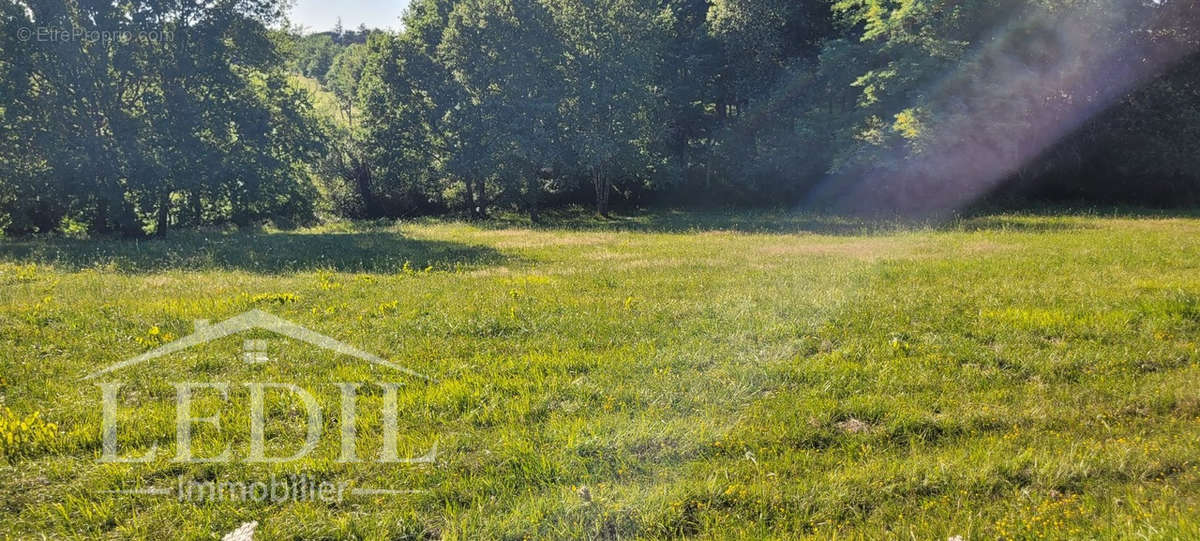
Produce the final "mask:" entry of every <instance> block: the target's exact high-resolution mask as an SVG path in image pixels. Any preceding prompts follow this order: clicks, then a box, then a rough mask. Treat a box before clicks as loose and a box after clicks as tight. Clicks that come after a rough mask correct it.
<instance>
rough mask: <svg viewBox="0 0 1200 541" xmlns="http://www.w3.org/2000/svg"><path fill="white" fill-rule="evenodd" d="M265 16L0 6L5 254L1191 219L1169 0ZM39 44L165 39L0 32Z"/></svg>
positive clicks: (572, 5) (633, 5)
mask: <svg viewBox="0 0 1200 541" xmlns="http://www.w3.org/2000/svg"><path fill="white" fill-rule="evenodd" d="M282 9H283V2H280V1H279V0H253V1H249V0H244V1H237V2H233V1H230V2H212V3H204V4H199V3H193V2H179V1H166V0H160V1H145V0H144V1H133V0H120V1H97V0H91V1H85V0H53V1H38V2H28V1H25V0H22V1H15V2H14V1H13V0H7V1H6V2H5V3H4V7H3V10H4V12H3V15H2V16H3V19H2V20H3V24H4V32H3V36H2V37H0V40H2V41H0V47H3V54H2V55H0V71H2V72H3V73H2V74H0V75H3V77H2V79H3V82H2V83H0V85H3V86H2V88H0V91H2V92H3V94H0V107H2V108H3V109H2V113H3V116H2V118H0V122H3V123H4V130H3V132H2V135H0V167H3V169H2V170H0V220H2V221H3V222H2V223H3V224H4V225H5V227H6V229H7V230H8V231H10V232H27V231H49V230H54V229H58V228H62V227H70V226H71V224H73V223H78V224H87V226H88V227H89V228H90V229H91V230H93V231H108V230H113V229H119V230H124V231H135V232H136V231H143V230H153V229H157V230H160V231H161V230H165V229H166V228H168V227H171V226H174V225H195V224H204V223H213V222H221V221H235V222H239V223H251V222H254V221H258V220H263V219H267V218H288V219H292V220H294V219H297V218H305V217H310V216H312V215H313V213H314V212H316V211H318V210H319V209H321V208H324V209H328V210H329V211H332V212H334V213H336V214H340V215H343V216H348V217H355V218H374V217H396V216H410V215H418V214H436V213H444V212H455V213H461V214H464V215H470V216H472V217H480V216H484V215H486V214H487V213H488V212H489V210H490V209H493V208H510V209H521V210H524V211H527V212H529V213H530V214H531V215H532V216H533V217H534V218H535V219H536V217H537V213H538V210H539V209H540V208H543V207H546V206H551V205H562V204H569V203H591V204H594V205H595V206H596V209H597V211H598V212H599V213H601V214H607V212H608V211H609V209H610V207H611V205H613V204H629V203H638V204H645V203H663V202H668V203H673V204H698V203H721V204H729V203H732V204H774V205H778V204H804V205H809V206H816V207H822V208H833V209H836V210H855V211H869V212H917V213H928V212H939V211H945V210H953V209H960V208H962V207H964V206H968V205H970V204H972V203H974V202H977V201H980V200H984V199H988V198H992V199H997V198H999V199H1004V200H1012V201H1018V202H1022V201H1029V200H1033V199H1037V200H1047V199H1049V200H1081V199H1086V200H1094V201H1104V202H1128V203H1135V204H1155V205H1163V204H1193V203H1196V202H1200V173H1198V171H1200V167H1197V166H1198V165H1200V163H1197V158H1196V155H1197V153H1196V152H1194V151H1193V148H1194V147H1195V146H1196V144H1197V142H1200V135H1198V134H1197V133H1196V128H1195V126H1197V125H1200V123H1198V122H1197V121H1198V120H1200V99H1198V97H1200V96H1198V92H1200V88H1198V87H1197V83H1198V82H1200V79H1198V76H1200V56H1198V55H1197V51H1198V50H1200V7H1197V6H1195V5H1194V4H1193V3H1192V2H1184V1H1182V0H1071V1H1067V2H1063V1H1060V0H984V1H977V2H961V1H958V0H824V1H812V2H790V1H785V0H553V1H551V0H414V2H413V3H412V5H411V6H410V8H409V10H408V13H407V15H406V16H405V17H404V20H403V25H402V30H401V31H398V32H382V31H370V30H367V29H366V28H360V29H359V30H357V31H346V30H344V29H342V28H341V25H340V23H339V25H338V27H337V28H335V29H334V30H333V31H331V32H324V33H320V34H310V35H304V36H301V35H298V34H296V33H295V32H294V31H293V32H291V33H288V32H283V31H271V30H269V28H270V27H272V25H275V24H277V23H280V22H282V13H281V12H282ZM44 27H57V28H83V29H95V30H105V29H120V30H126V31H131V32H135V33H136V32H146V31H159V32H168V33H170V35H171V36H172V38H173V39H168V40H161V39H160V40H153V39H125V40H115V41H104V40H101V41H86V40H65V41H61V40H60V41H45V40H38V39H34V40H21V39H18V37H17V36H18V33H17V32H16V31H15V30H14V29H16V28H44ZM288 72H290V73H291V74H292V75H290V76H289V75H288ZM298 77H304V78H306V79H307V80H309V81H315V83H313V84H315V85H317V87H316V90H315V91H309V90H301V85H298V84H297V78H298ZM319 94H328V95H331V96H332V98H331V99H328V100H327V101H328V102H330V103H333V104H335V105H333V106H328V107H321V106H320V105H319V100H318V106H317V107H315V108H314V107H313V106H312V105H310V104H312V103H314V101H313V100H312V98H314V97H319V96H317V95H319ZM314 113H323V114H314ZM322 117H323V118H322Z"/></svg>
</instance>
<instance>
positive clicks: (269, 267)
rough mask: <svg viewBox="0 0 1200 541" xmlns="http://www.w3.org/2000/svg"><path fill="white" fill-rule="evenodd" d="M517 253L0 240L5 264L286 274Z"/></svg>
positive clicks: (355, 240)
mask: <svg viewBox="0 0 1200 541" xmlns="http://www.w3.org/2000/svg"><path fill="white" fill-rule="evenodd" d="M510 260H511V258H510V257H509V256H506V255H504V254H501V253H500V252H498V251H496V250H494V249H492V248H490V247H487V246H474V245H466V244H459V243H453V242H445V241H436V240H425V239H412V238H407V237H405V236H404V235H403V234H401V233H389V232H353V233H302V232H288V233H258V232H233V233H203V232H198V231H197V232H178V233H172V234H171V235H169V236H167V237H166V238H162V239H157V238H156V239H148V240H123V239H68V238H34V239H11V240H0V261H5V262H9V263H17V264H30V263H37V264H48V265H54V266H57V267H60V268H63V269H67V270H80V269H85V268H94V267H103V268H105V269H108V270H112V271H116V272H124V273H131V274H137V273H146V272H158V271H165V270H175V269H180V270H198V271H206V270H224V271H229V270H240V271H246V272H253V273H261V274H282V273H289V272H303V271H315V270H329V271H335V272H366V273H396V272H401V271H404V270H405V269H406V266H407V268H408V269H411V270H415V271H420V270H423V269H425V268H428V267H432V268H433V269H435V270H452V269H455V268H473V267H481V266H490V265H499V264H502V263H505V262H508V261H510Z"/></svg>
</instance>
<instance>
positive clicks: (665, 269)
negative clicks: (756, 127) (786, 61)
mask: <svg viewBox="0 0 1200 541" xmlns="http://www.w3.org/2000/svg"><path fill="white" fill-rule="evenodd" d="M251 308H259V309H262V310H265V311H268V312H271V313H274V314H276V315H279V316H281V317H284V318H287V319H290V320H292V321H295V322H297V323H300V324H302V325H305V326H307V327H309V328H311V329H313V330H316V331H318V332H321V333H324V334H328V335H330V336H333V337H335V338H338V339H341V340H343V341H345V342H348V343H350V344H353V345H355V346H357V347H360V348H362V349H364V350H367V351H370V352H373V353H377V354H379V355H381V356H383V357H385V358H388V359H391V360H393V361H396V362H398V363H401V364H403V365H405V366H408V367H410V368H412V369H414V370H417V371H420V372H422V373H425V374H428V375H431V376H433V377H435V378H436V381H434V382H431V383H427V382H421V381H415V380H411V379H407V380H406V379H403V378H402V377H401V378H397V377H396V376H395V375H391V374H388V373H386V372H384V371H383V370H382V369H376V368H372V367H370V366H368V365H365V364H364V363H361V362H358V361H354V360H351V359H348V358H343V357H337V356H335V355H333V354H329V353H319V352H313V351H312V350H311V348H308V347H305V346H302V345H300V344H294V343H287V342H284V341H278V342H273V343H272V345H273V347H274V348H276V349H274V350H273V351H272V355H273V356H274V357H275V358H276V359H278V360H276V361H275V362H273V363H270V364H267V365H255V366H252V365H245V364H242V363H241V362H240V361H239V360H238V359H237V355H238V352H239V350H240V348H241V345H242V342H241V339H242V338H241V337H238V338H229V339H225V340H221V341H219V342H217V343H214V344H211V345H209V346H206V347H203V348H199V349H198V350H189V351H188V352H184V353H179V354H176V355H172V356H170V357H167V358H164V359H160V360H158V361H155V362H152V363H150V364H148V365H145V366H143V367H139V368H137V369H130V370H128V371H126V372H122V373H119V374H118V375H119V376H120V380H121V381H124V382H125V384H126V387H127V389H126V390H125V392H124V393H123V394H122V400H123V404H122V407H123V410H122V419H121V421H122V423H123V424H122V427H121V432H120V440H121V444H122V445H123V446H124V447H125V449H124V452H127V453H130V454H140V453H143V452H144V451H145V449H146V446H148V445H149V444H151V443H153V442H155V441H158V442H160V447H162V449H160V451H159V453H160V456H159V457H158V459H157V460H156V461H155V462H153V463H149V464H140V465H104V464H98V463H97V459H98V457H99V455H100V437H101V435H100V408H99V404H100V391H99V388H97V387H95V386H94V385H93V382H90V381H81V378H82V377H83V376H84V375H86V374H88V373H89V372H91V371H93V370H96V369H98V368H101V367H104V366H107V365H110V364H112V363H115V362H117V361H120V360H122V359H125V358H128V357H131V356H134V355H137V354H140V353H143V352H145V351H147V350H149V349H152V348H153V347H155V346H156V345H158V344H160V343H162V342H164V341H166V340H169V339H171V338H173V337H177V336H182V335H186V334H188V333H190V332H191V330H192V323H191V322H192V321H193V320H196V319H210V320H213V321H221V320H224V319H227V318H229V317H231V316H234V315H236V314H238V313H240V312H243V311H245V310H248V309H251ZM262 337H265V335H262ZM1198 337H1200V220H1198V219H1192V218H1171V217H1166V216H1142V217H1138V216H1127V217H1101V216H1015V215H1007V216H1005V215H1000V216H990V217H983V218H974V219H964V220H958V221H955V222H953V223H950V224H946V225H938V226H932V225H931V226H921V225H911V224H909V225H905V224H898V223H890V224H880V223H874V222H864V221H856V220H848V219H828V218H821V217H813V216H795V215H784V214H771V213H761V214H749V213H746V214H667V213H662V214H653V215H647V216H640V217H635V218H628V219H622V220H618V221H615V222H599V221H593V220H590V219H580V218H575V219H571V220H566V221H563V222H561V223H560V225H558V226H553V227H551V226H545V227H538V228H529V227H527V226H524V225H522V224H520V223H518V222H495V223H490V224H484V225H467V224H459V223H438V222H420V223H408V224H400V225H395V226H373V227H367V226H351V225H337V226H328V227H325V228H322V229H315V230H302V231H294V232H266V233H235V232H191V233H179V234H175V235H173V236H171V237H169V238H167V239H164V240H150V241H141V242H133V241H116V240H111V241H110V240H100V241H81V240H69V239H41V240H29V241H25V240H13V239H10V240H3V241H0V363H2V364H0V366H2V375H0V377H2V380H0V405H3V406H4V407H6V408H8V409H9V410H11V412H12V413H13V414H14V415H17V416H19V417H26V416H28V415H31V414H33V413H35V412H36V413H39V414H40V416H41V417H42V418H44V419H45V420H46V421H48V422H51V423H54V425H55V435H54V437H53V438H50V439H38V438H30V439H29V441H28V442H27V443H24V444H20V445H16V447H15V449H16V451H14V452H10V453H9V454H8V456H7V458H6V459H0V464H4V465H3V466H2V467H0V494H3V496H0V499H2V503H0V524H3V526H2V527H0V531H3V533H4V534H5V535H6V536H7V537H14V538H21V537H39V536H42V535H45V536H48V537H51V538H95V537H109V538H156V537H162V536H163V535H166V532H171V535H172V536H173V537H174V536H179V537H182V538H214V537H213V536H214V535H216V536H218V537H219V535H221V534H223V533H225V532H228V531H230V530H233V529H234V528H236V527H237V526H238V525H239V524H241V523H242V522H246V521H251V520H257V521H259V522H260V523H261V527H260V536H259V538H261V539H301V538H303V539H340V538H350V537H358V538H364V539H390V538H417V539H420V538H444V539H520V538H531V539H543V538H558V539H581V538H592V539H638V538H641V539H657V538H676V537H696V538H722V539H724V538H797V537H811V538H814V539H829V538H833V537H837V538H848V539H855V538H862V539H879V538H903V539H914V538H915V539H946V538H948V537H950V536H956V535H957V536H962V537H963V538H964V539H994V538H1012V539H1043V538H1051V539H1085V538H1137V539H1179V538H1197V537H1200V521H1198V520H1197V519H1196V517H1198V516H1200V455H1197V442H1198V441H1200V385H1198V384H1200V346H1198ZM114 377H115V376H114ZM389 378H391V379H392V380H400V381H403V382H404V383H405V386H404V387H403V389H402V390H401V391H400V398H399V407H400V424H401V433H402V435H401V441H400V446H401V449H402V450H403V451H404V452H405V453H407V454H408V455H410V456H411V455H418V454H421V453H423V452H424V451H425V450H427V449H428V448H429V447H431V446H432V445H433V443H434V442H437V444H438V446H439V449H440V451H441V454H440V456H439V457H438V460H437V462H436V464H435V465H432V466H393V465H379V464H370V463H366V464H360V465H346V464H338V463H336V461H335V458H336V453H337V441H336V438H335V437H334V435H335V434H336V433H337V430H338V428H337V423H336V418H337V411H338V406H337V396H336V393H335V392H333V391H321V392H322V394H320V396H319V397H318V398H319V400H320V401H321V402H322V403H323V404H324V405H325V406H326V407H325V412H326V419H325V423H326V425H327V426H326V433H327V435H326V437H325V439H324V440H322V444H321V446H320V448H319V449H318V451H316V452H315V453H314V454H313V455H312V456H311V457H310V458H307V459H305V460H303V461H301V462H298V463H292V464H284V465H277V466H261V465H251V464H242V463H233V464H228V465H188V464H175V463H172V462H171V461H170V459H171V455H172V453H173V443H172V442H173V438H174V434H175V427H174V418H175V410H174V403H173V390H172V389H171V387H170V383H171V382H175V381H217V380H228V381H232V382H235V383H238V382H247V381H281V382H296V383H299V384H301V385H302V386H305V387H308V388H312V389H315V390H318V391H320V390H322V389H325V388H326V387H327V386H328V384H329V382H336V381H375V380H388V379H389ZM362 394H363V398H362V404H361V405H360V428H361V430H360V432H361V434H362V436H361V437H362V441H363V444H362V448H361V449H360V454H362V455H363V456H365V457H370V456H371V455H372V454H373V453H374V452H375V451H374V450H375V449H377V447H378V442H377V441H375V440H377V439H378V438H377V436H378V433H379V432H378V429H377V427H378V424H379V423H378V420H379V419H378V415H377V413H375V412H377V410H378V404H379V403H380V401H381V396H380V393H377V392H376V393H372V392H369V391H366V390H364V391H363V393H362ZM244 404H245V392H244V391H243V390H239V389H234V391H233V393H232V396H231V402H230V403H229V404H226V405H224V406H223V407H222V406H221V404H219V403H218V402H217V401H216V400H215V399H213V398H212V396H211V393H210V394H209V395H205V397H204V398H203V399H201V400H199V401H198V403H197V411H216V410H217V408H219V407H220V408H221V409H220V411H221V415H222V428H223V430H224V432H223V433H222V435H221V436H220V437H218V436H217V435H216V434H214V433H213V431H211V430H209V429H201V430H200V433H199V442H200V445H198V449H199V451H200V452H202V453H207V454H215V453H216V452H218V451H219V450H220V447H221V446H223V445H224V443H226V442H232V444H233V445H232V447H233V452H234V453H235V456H243V455H244V454H245V441H246V437H247V433H248V429H247V424H248V423H247V422H246V420H245V412H244ZM268 407H269V410H270V411H271V412H272V419H274V420H279V422H275V423H273V424H272V428H271V429H270V430H269V434H268V437H269V438H270V440H269V441H270V444H271V445H273V446H274V447H273V449H275V450H276V451H277V452H280V453H285V452H287V450H288V449H292V448H294V447H296V446H297V445H296V444H292V443H289V442H295V441H298V438H302V434H301V432H302V426H292V425H289V424H287V423H286V422H285V421H282V420H281V419H283V418H284V417H288V416H290V418H291V419H292V420H297V419H300V417H297V415H299V413H298V412H297V411H295V410H294V408H289V407H287V406H286V405H284V404H280V403H276V402H272V403H271V404H269V406H268ZM293 424H294V423H293ZM372 436H375V440H372ZM4 460H7V463H4ZM273 473H275V474H284V473H306V474H308V475H309V476H311V477H314V478H317V479H322V480H332V481H345V482H350V483H352V484H355V485H357V486H367V487H389V488H390V487H403V488H413V489H421V490H425V491H426V492H423V493H419V494H415V495H411V496H402V497H397V496H372V497H360V498H352V499H348V500H346V501H344V502H342V503H337V504H317V503H284V504H255V503H245V502H232V503H231V502H224V503H212V504H193V503H180V502H178V501H177V500H174V499H170V498H153V497H132V496H119V495H112V494H107V493H105V492H104V491H109V490H119V489H128V488H133V487H135V486H163V485H165V486H170V485H172V484H173V483H175V482H176V479H177V478H178V477H180V476H182V477H183V478H185V479H214V478H215V479H232V480H243V479H245V480H254V479H261V478H264V477H266V476H269V475H271V474H273ZM581 487H587V491H586V492H587V494H589V495H590V498H585V497H584V496H583V493H584V491H583V490H581Z"/></svg>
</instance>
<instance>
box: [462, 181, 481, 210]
mask: <svg viewBox="0 0 1200 541" xmlns="http://www.w3.org/2000/svg"><path fill="white" fill-rule="evenodd" d="M463 184H464V185H465V186H466V188H467V191H466V194H465V195H466V199H467V215H468V216H470V217H471V220H478V219H479V206H477V205H476V204H475V186H474V184H475V183H474V182H473V181H472V180H471V179H465V181H464V182H463Z"/></svg>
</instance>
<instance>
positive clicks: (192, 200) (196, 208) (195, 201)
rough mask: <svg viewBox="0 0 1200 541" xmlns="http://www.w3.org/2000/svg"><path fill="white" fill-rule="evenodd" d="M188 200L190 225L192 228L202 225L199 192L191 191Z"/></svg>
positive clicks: (202, 212)
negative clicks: (190, 208)
mask: <svg viewBox="0 0 1200 541" xmlns="http://www.w3.org/2000/svg"><path fill="white" fill-rule="evenodd" d="M188 200H189V201H188V203H189V204H190V205H191V207H192V212H191V214H192V216H191V221H192V223H191V225H192V226H193V227H195V226H199V225H202V224H203V223H204V206H203V205H202V204H201V202H200V190H192V193H191V195H190V196H188Z"/></svg>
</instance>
